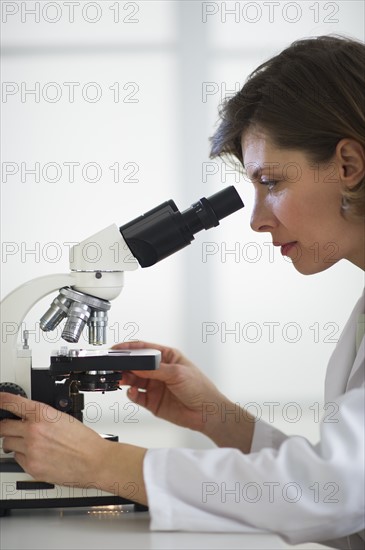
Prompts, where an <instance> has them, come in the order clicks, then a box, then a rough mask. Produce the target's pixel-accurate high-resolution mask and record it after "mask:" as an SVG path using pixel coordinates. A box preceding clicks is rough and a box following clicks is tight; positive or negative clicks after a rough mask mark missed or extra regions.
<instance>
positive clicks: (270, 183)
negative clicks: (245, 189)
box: [260, 180, 278, 191]
mask: <svg viewBox="0 0 365 550" xmlns="http://www.w3.org/2000/svg"><path fill="white" fill-rule="evenodd" d="M260 183H261V184H262V185H266V186H267V188H268V190H269V191H271V190H272V189H274V187H275V185H276V184H277V183H278V180H261V182H260Z"/></svg>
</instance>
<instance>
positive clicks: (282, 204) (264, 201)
mask: <svg viewBox="0 0 365 550" xmlns="http://www.w3.org/2000/svg"><path fill="white" fill-rule="evenodd" d="M241 143H242V153H243V161H244V166H245V169H246V173H247V176H248V177H249V178H250V180H251V181H252V183H253V185H254V189H255V204H254V209H253V212H252V217H251V227H252V229H254V231H259V232H269V233H271V236H272V240H273V244H274V246H280V247H281V253H282V254H283V255H285V256H288V257H289V258H291V260H292V262H293V264H294V266H295V268H296V269H297V270H298V271H299V272H300V273H303V274H305V275H309V274H312V273H319V272H320V271H323V270H325V269H327V268H328V267H330V266H331V265H333V264H334V263H336V262H338V261H339V260H340V259H344V258H345V259H347V260H349V261H351V262H353V263H355V264H356V265H359V258H360V257H361V256H362V251H361V250H359V246H361V248H362V246H363V237H362V236H361V233H363V226H362V225H360V224H358V223H354V222H351V221H349V220H347V219H345V218H344V217H343V215H342V214H341V199H342V194H341V189H342V185H341V178H340V174H341V166H340V162H338V161H337V160H336V156H334V157H333V159H332V161H331V162H329V163H327V165H324V166H318V165H314V164H313V163H311V162H310V161H309V160H308V159H307V156H306V155H305V154H304V153H303V152H301V151H297V150H285V149H278V148H277V147H275V146H274V145H273V144H272V143H271V142H270V140H269V139H268V138H267V137H266V136H265V134H264V133H260V132H255V131H254V130H252V131H248V132H246V134H245V135H244V136H243V138H242V142H241Z"/></svg>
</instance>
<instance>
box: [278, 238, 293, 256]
mask: <svg viewBox="0 0 365 550" xmlns="http://www.w3.org/2000/svg"><path fill="white" fill-rule="evenodd" d="M296 244H297V241H293V242H291V243H285V244H282V245H280V252H281V253H282V255H283V256H289V252H290V251H291V249H292V248H294V247H295V246H296Z"/></svg>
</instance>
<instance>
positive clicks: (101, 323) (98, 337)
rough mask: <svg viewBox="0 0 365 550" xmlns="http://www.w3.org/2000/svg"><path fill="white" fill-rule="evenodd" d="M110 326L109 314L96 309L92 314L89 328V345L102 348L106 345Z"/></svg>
mask: <svg viewBox="0 0 365 550" xmlns="http://www.w3.org/2000/svg"><path fill="white" fill-rule="evenodd" d="M107 324H108V314H107V312H106V311H98V310H96V309H94V310H93V311H92V313H91V316H90V319H89V322H88V327H89V344H92V345H93V346H101V345H103V344H106V327H107Z"/></svg>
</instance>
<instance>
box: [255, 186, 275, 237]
mask: <svg viewBox="0 0 365 550" xmlns="http://www.w3.org/2000/svg"><path fill="white" fill-rule="evenodd" d="M265 199H266V197H262V196H258V195H256V197H255V203H254V207H253V211H252V215H251V222H250V224H251V227H252V229H253V230H254V231H258V232H265V231H272V230H273V229H274V228H275V227H276V226H277V225H278V222H277V219H276V217H275V216H274V214H273V212H272V209H271V207H270V205H268V203H267V200H265Z"/></svg>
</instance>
